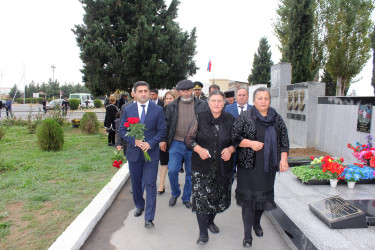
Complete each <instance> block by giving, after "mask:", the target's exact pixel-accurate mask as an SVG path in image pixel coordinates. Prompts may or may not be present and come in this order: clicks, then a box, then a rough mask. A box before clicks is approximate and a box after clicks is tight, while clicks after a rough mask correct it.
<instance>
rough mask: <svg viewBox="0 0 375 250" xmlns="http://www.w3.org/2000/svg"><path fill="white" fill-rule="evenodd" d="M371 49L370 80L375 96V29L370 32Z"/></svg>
mask: <svg viewBox="0 0 375 250" xmlns="http://www.w3.org/2000/svg"><path fill="white" fill-rule="evenodd" d="M371 48H372V51H373V52H372V53H373V54H372V79H371V85H372V87H373V89H374V95H375V27H374V29H373V30H372V33H371Z"/></svg>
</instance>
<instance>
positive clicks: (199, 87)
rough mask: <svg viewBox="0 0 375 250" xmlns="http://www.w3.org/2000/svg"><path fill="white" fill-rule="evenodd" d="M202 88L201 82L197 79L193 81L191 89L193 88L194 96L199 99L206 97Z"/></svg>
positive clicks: (205, 98)
mask: <svg viewBox="0 0 375 250" xmlns="http://www.w3.org/2000/svg"><path fill="white" fill-rule="evenodd" d="M202 88H203V83H201V82H198V81H196V82H194V88H193V90H194V94H195V98H198V99H201V100H207V97H206V96H205V95H204V93H203V92H202Z"/></svg>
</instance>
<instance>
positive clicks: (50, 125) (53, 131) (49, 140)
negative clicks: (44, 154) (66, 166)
mask: <svg viewBox="0 0 375 250" xmlns="http://www.w3.org/2000/svg"><path fill="white" fill-rule="evenodd" d="M36 135H37V141H38V145H39V147H40V148H41V149H42V150H45V151H51V150H53V151H58V150H60V149H61V148H62V146H63V144H64V130H63V129H62V128H61V126H60V125H59V124H58V122H57V121H56V120H54V119H52V118H47V119H45V120H43V121H42V124H41V125H40V126H39V127H38V129H37V132H36Z"/></svg>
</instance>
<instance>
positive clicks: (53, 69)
mask: <svg viewBox="0 0 375 250" xmlns="http://www.w3.org/2000/svg"><path fill="white" fill-rule="evenodd" d="M51 68H52V82H55V68H56V67H55V65H53V64H52V66H51Z"/></svg>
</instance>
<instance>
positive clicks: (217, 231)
mask: <svg viewBox="0 0 375 250" xmlns="http://www.w3.org/2000/svg"><path fill="white" fill-rule="evenodd" d="M207 228H208V230H210V231H211V233H213V234H217V233H219V232H220V230H219V228H218V227H217V226H216V225H215V223H212V224H211V225H209V226H208V227H207Z"/></svg>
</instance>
